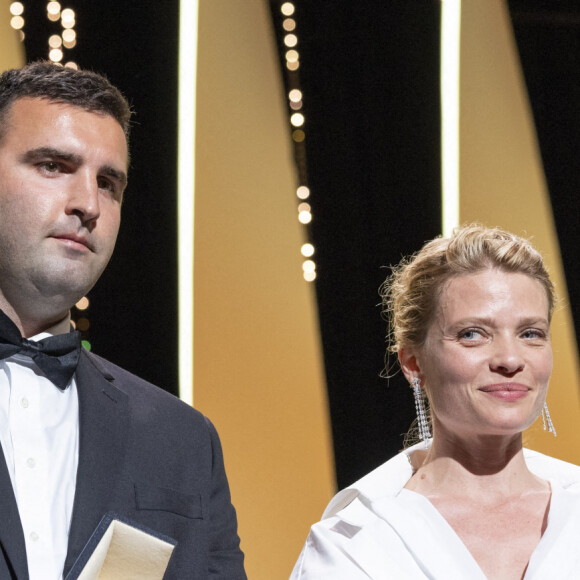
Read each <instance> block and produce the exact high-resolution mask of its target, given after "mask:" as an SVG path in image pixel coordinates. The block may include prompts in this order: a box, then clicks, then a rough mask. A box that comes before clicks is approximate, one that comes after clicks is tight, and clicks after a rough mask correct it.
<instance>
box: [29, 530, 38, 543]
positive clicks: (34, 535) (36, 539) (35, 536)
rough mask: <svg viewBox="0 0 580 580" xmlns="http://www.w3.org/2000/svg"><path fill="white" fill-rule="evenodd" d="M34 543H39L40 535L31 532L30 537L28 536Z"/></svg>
mask: <svg viewBox="0 0 580 580" xmlns="http://www.w3.org/2000/svg"><path fill="white" fill-rule="evenodd" d="M28 537H29V538H30V539H31V540H32V541H33V542H37V541H38V534H37V533H36V532H30V535H29V536H28Z"/></svg>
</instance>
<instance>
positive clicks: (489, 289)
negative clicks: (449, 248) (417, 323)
mask: <svg viewBox="0 0 580 580" xmlns="http://www.w3.org/2000/svg"><path fill="white" fill-rule="evenodd" d="M414 362H415V364H416V367H417V372H418V373H419V376H420V377H421V379H422V383H423V385H424V387H425V388H426V389H427V394H428V396H429V400H430V404H431V411H432V414H433V420H434V424H435V431H436V432H437V429H438V425H440V427H439V429H440V430H442V429H445V430H447V431H452V432H455V433H456V434H457V435H462V434H463V435H469V434H471V435H486V434H487V435H506V434H513V433H517V432H521V431H523V430H524V429H525V428H527V427H529V426H530V425H531V424H532V423H533V422H534V420H535V419H536V418H537V417H538V415H539V413H540V412H541V409H542V406H543V404H544V400H545V397H546V391H547V388H548V381H549V379H550V373H551V371H552V347H551V344H550V335H549V323H548V298H547V296H546V291H545V289H544V287H543V286H542V285H541V283H540V282H538V281H537V280H534V279H533V278H531V277H530V276H527V275H526V274H520V273H509V272H503V271H501V270H497V269H490V270H485V271H482V272H479V273H476V274H466V275H462V276H458V277H456V278H453V279H451V280H450V281H449V282H448V283H447V284H446V285H445V286H444V287H443V289H442V292H441V296H440V299H439V305H438V309H437V314H436V317H435V320H434V321H433V323H432V324H431V326H430V327H429V330H428V333H427V339H426V342H425V344H424V345H423V347H422V348H421V349H419V350H418V351H417V353H416V355H415V361H414Z"/></svg>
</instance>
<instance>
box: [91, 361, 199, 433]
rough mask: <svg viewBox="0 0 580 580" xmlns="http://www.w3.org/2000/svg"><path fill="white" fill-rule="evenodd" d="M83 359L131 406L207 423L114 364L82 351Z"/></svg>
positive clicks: (188, 406) (197, 414)
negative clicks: (124, 396) (126, 398)
mask: <svg viewBox="0 0 580 580" xmlns="http://www.w3.org/2000/svg"><path fill="white" fill-rule="evenodd" d="M83 358H85V363H84V364H90V365H92V366H93V367H94V368H95V369H96V370H97V371H98V372H99V373H100V374H101V375H102V376H103V377H104V378H105V379H106V380H108V381H109V382H110V383H111V384H112V385H113V386H114V387H115V388H117V389H118V390H120V391H121V392H122V393H124V394H125V395H127V397H128V398H129V401H130V403H131V405H132V406H137V407H141V406H142V407H146V408H148V409H156V410H157V411H158V412H160V413H163V412H171V413H177V414H180V415H183V416H184V417H188V418H189V419H190V420H191V419H192V418H193V419H197V420H198V421H204V422H208V420H207V419H206V418H205V417H204V416H203V415H202V414H201V413H200V412H199V411H197V410H196V409H194V408H193V407H191V406H190V405H188V404H186V403H184V402H183V401H181V400H180V399H179V398H177V397H176V396H174V395H172V394H171V393H169V392H167V391H165V390H163V389H162V388H160V387H158V386H156V385H154V384H153V383H150V382H149V381H146V380H145V379H142V378H141V377H138V376H137V375H135V374H133V373H132V372H130V371H128V370H126V369H124V368H122V367H120V366H118V365H116V364H115V363H112V362H111V361H108V360H107V359H104V358H103V357H101V356H99V355H97V354H95V353H92V352H88V351H84V350H83ZM81 360H82V359H81ZM81 364H82V363H81Z"/></svg>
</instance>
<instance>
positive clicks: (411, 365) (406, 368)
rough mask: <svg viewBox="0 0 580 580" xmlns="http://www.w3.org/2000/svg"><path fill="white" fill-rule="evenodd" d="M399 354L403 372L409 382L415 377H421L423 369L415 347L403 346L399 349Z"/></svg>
mask: <svg viewBox="0 0 580 580" xmlns="http://www.w3.org/2000/svg"><path fill="white" fill-rule="evenodd" d="M398 356H399V363H400V365H401V369H402V370H403V374H404V375H405V378H406V379H407V380H408V381H409V383H410V382H411V381H412V380H413V379H416V378H420V376H421V369H420V367H419V361H418V360H417V355H416V352H415V349H413V348H412V347H407V348H402V349H400V350H399V355H398Z"/></svg>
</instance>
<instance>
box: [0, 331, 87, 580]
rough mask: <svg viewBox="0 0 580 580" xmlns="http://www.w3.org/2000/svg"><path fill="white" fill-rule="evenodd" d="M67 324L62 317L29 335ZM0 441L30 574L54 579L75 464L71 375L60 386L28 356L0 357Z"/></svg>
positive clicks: (35, 579) (62, 553) (60, 563)
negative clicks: (50, 325) (16, 508)
mask: <svg viewBox="0 0 580 580" xmlns="http://www.w3.org/2000/svg"><path fill="white" fill-rule="evenodd" d="M68 329H69V322H68V319H66V320H63V321H61V322H60V323H59V324H58V325H56V326H55V327H53V328H50V329H49V330H48V331H47V332H43V333H41V334H38V335H36V336H33V337H31V340H42V339H43V338H46V337H48V336H51V335H53V334H59V333H62V332H68ZM0 443H1V444H2V450H3V452H4V457H5V459H6V466H7V468H8V472H9V474H10V479H11V480H12V487H13V488H14V494H15V496H16V502H17V504H18V511H19V513H20V521H21V522H22V528H23V530H24V538H25V541H26V554H27V558H28V571H29V575H30V579H31V580H59V579H61V578H62V572H63V567H64V561H65V558H66V553H67V545H68V535H69V529H70V522H71V516H72V509H73V502H74V494H75V484H76V474H77V466H78V449H79V409H78V397H77V389H76V384H75V380H74V378H73V379H72V381H71V384H70V386H69V387H68V388H67V389H66V390H65V391H61V390H60V389H58V388H57V387H56V386H55V385H54V384H53V383H52V382H51V381H49V380H48V379H47V378H46V377H45V376H44V375H43V374H42V371H41V370H40V369H39V368H38V367H37V366H36V364H35V363H34V361H33V360H32V359H31V358H29V357H26V356H22V355H18V354H17V355H14V356H11V357H9V358H7V359H4V360H2V361H0ZM0 517H1V515H0Z"/></svg>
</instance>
